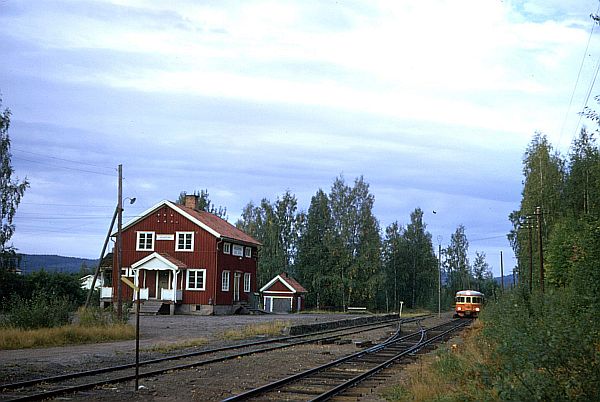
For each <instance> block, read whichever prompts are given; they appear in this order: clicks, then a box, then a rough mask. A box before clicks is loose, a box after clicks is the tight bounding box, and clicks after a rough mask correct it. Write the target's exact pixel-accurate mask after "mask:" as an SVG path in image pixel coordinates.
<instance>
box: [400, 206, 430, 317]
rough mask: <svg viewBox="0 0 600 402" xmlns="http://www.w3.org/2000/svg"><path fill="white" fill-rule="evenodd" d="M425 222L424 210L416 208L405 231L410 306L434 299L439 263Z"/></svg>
mask: <svg viewBox="0 0 600 402" xmlns="http://www.w3.org/2000/svg"><path fill="white" fill-rule="evenodd" d="M426 229H427V225H426V224H425V223H424V222H423V210H421V208H416V209H415V210H414V211H413V212H412V213H411V214H410V223H409V224H408V225H406V230H405V232H404V238H405V243H404V244H405V245H406V246H407V247H408V255H409V259H410V261H409V264H410V270H409V272H410V275H409V278H410V279H409V280H410V289H411V294H410V299H409V300H410V304H409V305H410V306H411V307H413V308H414V307H418V306H422V307H424V306H426V305H428V304H430V303H431V302H432V301H433V299H434V289H435V288H436V286H435V285H436V284H437V277H438V268H437V266H438V263H437V258H436V256H435V252H434V250H433V243H432V240H431V234H430V233H429V232H427V230H426Z"/></svg>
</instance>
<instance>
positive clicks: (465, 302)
mask: <svg viewBox="0 0 600 402" xmlns="http://www.w3.org/2000/svg"><path fill="white" fill-rule="evenodd" d="M483 300H484V295H483V293H481V292H478V291H476V290H460V291H458V292H456V298H455V299H454V301H455V302H456V306H455V310H454V311H455V314H454V316H455V317H473V318H475V317H477V316H478V315H479V312H480V311H481V309H482V308H483Z"/></svg>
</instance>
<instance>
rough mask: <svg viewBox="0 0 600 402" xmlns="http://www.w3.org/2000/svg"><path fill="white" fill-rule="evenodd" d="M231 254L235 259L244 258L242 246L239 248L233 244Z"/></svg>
mask: <svg viewBox="0 0 600 402" xmlns="http://www.w3.org/2000/svg"><path fill="white" fill-rule="evenodd" d="M231 254H233V255H235V256H236V257H243V256H244V246H240V245H239V244H234V245H233V249H232V250H231Z"/></svg>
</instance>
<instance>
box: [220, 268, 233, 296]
mask: <svg viewBox="0 0 600 402" xmlns="http://www.w3.org/2000/svg"><path fill="white" fill-rule="evenodd" d="M230 277H231V275H230V274H229V271H223V273H222V274H221V291H223V292H229V278H230Z"/></svg>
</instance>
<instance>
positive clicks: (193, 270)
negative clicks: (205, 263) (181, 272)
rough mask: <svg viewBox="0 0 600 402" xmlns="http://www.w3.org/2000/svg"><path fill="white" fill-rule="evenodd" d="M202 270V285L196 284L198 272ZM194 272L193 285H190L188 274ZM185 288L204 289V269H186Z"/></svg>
mask: <svg viewBox="0 0 600 402" xmlns="http://www.w3.org/2000/svg"><path fill="white" fill-rule="evenodd" d="M200 272H202V286H201V287H199V286H198V274H199V273H200ZM191 274H194V279H195V280H194V282H196V286H195V287H193V288H192V287H190V276H191ZM185 289H186V290H206V269H188V270H187V273H186V274H185Z"/></svg>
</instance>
